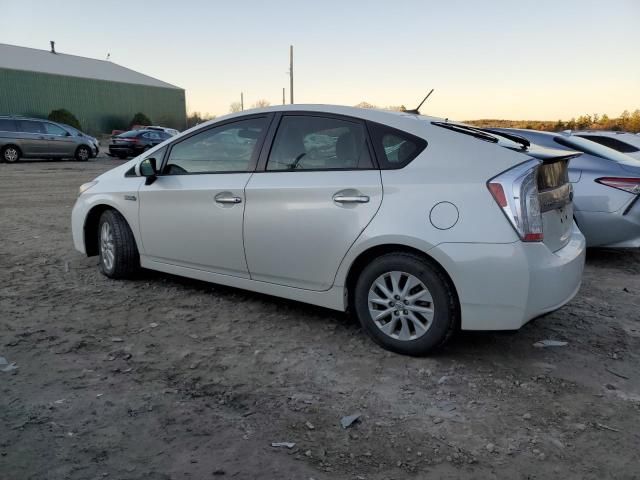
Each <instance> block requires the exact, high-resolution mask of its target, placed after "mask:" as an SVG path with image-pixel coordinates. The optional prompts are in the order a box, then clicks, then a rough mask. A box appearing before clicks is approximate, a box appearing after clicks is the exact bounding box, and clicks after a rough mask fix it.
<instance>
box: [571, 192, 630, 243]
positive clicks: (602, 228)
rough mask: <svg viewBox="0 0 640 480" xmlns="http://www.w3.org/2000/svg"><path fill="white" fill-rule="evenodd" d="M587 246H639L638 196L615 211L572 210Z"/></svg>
mask: <svg viewBox="0 0 640 480" xmlns="http://www.w3.org/2000/svg"><path fill="white" fill-rule="evenodd" d="M574 215H575V217H576V220H577V222H578V226H579V227H580V230H582V233H584V236H585V237H586V238H587V246H588V247H612V248H640V198H637V197H636V198H635V199H633V200H632V203H628V204H627V205H625V206H624V207H623V208H621V209H620V210H618V211H617V212H584V211H578V210H576V211H575V212H574Z"/></svg>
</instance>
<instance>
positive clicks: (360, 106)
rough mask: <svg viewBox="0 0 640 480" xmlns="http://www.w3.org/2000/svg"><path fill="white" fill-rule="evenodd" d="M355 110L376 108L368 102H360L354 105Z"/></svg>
mask: <svg viewBox="0 0 640 480" xmlns="http://www.w3.org/2000/svg"><path fill="white" fill-rule="evenodd" d="M355 106H356V108H378V107H376V106H375V105H373V104H372V103H369V102H360V103H359V104H357V105H355Z"/></svg>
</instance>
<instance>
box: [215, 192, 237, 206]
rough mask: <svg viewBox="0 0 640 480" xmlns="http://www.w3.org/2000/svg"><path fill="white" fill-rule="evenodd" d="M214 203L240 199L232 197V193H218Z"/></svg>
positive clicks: (233, 202)
mask: <svg viewBox="0 0 640 480" xmlns="http://www.w3.org/2000/svg"><path fill="white" fill-rule="evenodd" d="M215 200H216V203H231V204H236V203H241V202H242V199H241V198H240V197H234V196H233V195H229V194H227V193H219V194H218V195H216V197H215Z"/></svg>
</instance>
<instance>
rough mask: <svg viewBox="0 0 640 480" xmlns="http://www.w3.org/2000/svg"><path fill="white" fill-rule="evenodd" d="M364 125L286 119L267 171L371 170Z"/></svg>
mask: <svg viewBox="0 0 640 480" xmlns="http://www.w3.org/2000/svg"><path fill="white" fill-rule="evenodd" d="M371 167H372V163H371V157H370V155H369V148H368V145H367V135H366V130H365V127H364V125H363V124H361V123H357V122H351V121H347V120H341V119H337V118H330V117H316V116H304V115H289V116H284V117H283V118H282V121H281V122H280V126H279V127H278V132H277V133H276V137H275V140H274V142H273V147H272V149H271V153H270V154H269V161H268V163H267V170H289V171H295V170H350V169H357V168H371Z"/></svg>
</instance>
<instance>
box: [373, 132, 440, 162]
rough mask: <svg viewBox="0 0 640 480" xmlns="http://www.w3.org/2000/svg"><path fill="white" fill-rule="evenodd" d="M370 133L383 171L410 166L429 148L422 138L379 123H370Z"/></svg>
mask: <svg viewBox="0 0 640 480" xmlns="http://www.w3.org/2000/svg"><path fill="white" fill-rule="evenodd" d="M369 131H370V132H371V136H372V140H373V145H374V148H375V150H376V156H377V157H378V161H379V162H380V168H382V169H397V168H402V167H404V166H405V165H408V164H409V162H411V161H412V160H413V159H414V158H416V157H417V156H418V155H419V154H420V153H421V152H422V151H423V150H424V149H425V148H426V146H427V142H426V140H424V139H422V138H418V137H416V136H414V135H411V134H409V133H406V132H402V131H400V130H396V129H394V128H391V127H387V126H385V125H380V124H378V123H370V124H369Z"/></svg>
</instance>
